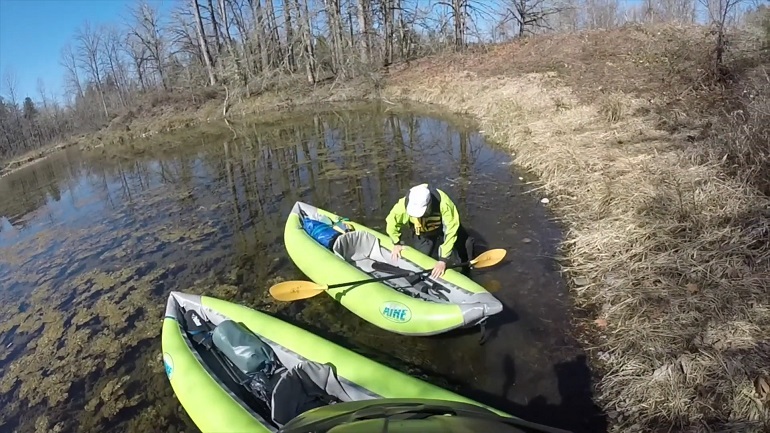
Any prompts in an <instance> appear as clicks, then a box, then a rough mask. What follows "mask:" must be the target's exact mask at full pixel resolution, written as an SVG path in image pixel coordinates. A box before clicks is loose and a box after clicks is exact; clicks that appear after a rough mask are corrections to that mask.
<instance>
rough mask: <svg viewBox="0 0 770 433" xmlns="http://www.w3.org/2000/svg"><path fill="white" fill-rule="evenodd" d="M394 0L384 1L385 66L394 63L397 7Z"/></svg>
mask: <svg viewBox="0 0 770 433" xmlns="http://www.w3.org/2000/svg"><path fill="white" fill-rule="evenodd" d="M393 1H394V0H387V1H385V2H383V7H384V8H385V10H384V11H383V16H384V17H385V61H384V62H383V63H384V65H385V66H388V65H390V64H392V63H393V35H394V34H395V23H394V21H395V8H394V7H393V6H394V5H393Z"/></svg>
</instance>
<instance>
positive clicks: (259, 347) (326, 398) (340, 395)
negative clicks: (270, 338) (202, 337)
mask: <svg viewBox="0 0 770 433" xmlns="http://www.w3.org/2000/svg"><path fill="white" fill-rule="evenodd" d="M212 340H213V342H214V345H215V346H216V347H217V349H219V350H220V351H221V352H222V353H223V354H224V355H225V356H226V357H227V359H229V360H230V361H231V362H232V363H233V364H234V365H235V366H236V367H237V368H238V369H239V370H241V372H242V373H243V375H244V376H245V378H244V380H243V382H242V385H244V386H246V387H248V388H249V389H250V391H251V393H252V394H254V395H255V396H256V397H257V398H259V399H260V400H262V401H263V402H265V403H266V404H267V406H268V407H269V409H270V412H271V413H270V416H271V418H272V419H273V422H274V423H275V424H276V425H278V426H282V425H283V424H285V423H287V422H289V421H291V420H292V419H294V417H296V416H297V415H299V414H301V413H303V412H305V411H307V410H310V409H315V408H317V407H320V406H325V405H328V404H334V403H337V402H341V401H351V400H352V398H351V397H350V395H348V393H347V392H346V391H345V388H344V387H343V386H342V383H340V381H339V379H338V378H337V375H336V374H335V373H334V370H333V369H332V368H331V367H330V366H329V365H326V364H320V363H317V362H314V361H310V360H303V361H300V362H299V363H298V364H297V365H295V366H293V367H292V368H288V369H287V368H286V367H285V366H284V365H283V364H282V363H281V361H280V359H278V356H277V355H276V353H275V351H273V348H272V347H271V346H270V345H269V344H267V343H266V342H265V341H263V340H262V339H261V338H259V337H258V336H257V335H255V334H254V333H252V332H251V331H250V330H249V329H248V328H246V327H245V326H244V325H242V324H240V323H237V322H234V321H232V320H224V321H222V322H221V323H220V324H219V325H217V327H216V328H214V332H213V333H212Z"/></svg>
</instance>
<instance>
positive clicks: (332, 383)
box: [162, 292, 525, 433]
mask: <svg viewBox="0 0 770 433" xmlns="http://www.w3.org/2000/svg"><path fill="white" fill-rule="evenodd" d="M220 331H221V332H220ZM265 348H267V349H268V351H270V352H272V353H273V354H274V356H275V357H274V358H270V357H268V356H266V355H265V354H266V353H267V352H266V351H265ZM162 351H163V363H164V366H165V370H166V375H167V376H168V379H169V381H170V383H171V386H172V388H173V390H174V393H175V395H176V397H177V398H178V399H179V401H180V403H181V404H182V406H183V407H184V409H185V411H186V412H187V413H188V414H189V416H190V418H192V420H193V422H195V424H196V426H197V427H198V428H199V429H200V430H201V431H202V432H203V433H209V432H249V433H258V432H275V431H278V430H279V429H280V427H281V426H282V425H285V424H287V423H289V422H290V421H292V420H294V419H296V418H297V417H298V416H299V415H300V414H304V413H307V416H304V417H303V418H302V420H303V421H302V422H303V423H304V422H314V421H318V420H319V419H320V420H323V419H326V418H325V417H330V418H334V416H335V414H336V415H340V414H342V413H343V412H341V411H337V412H335V411H334V410H333V408H334V407H335V404H339V405H340V406H342V405H343V404H344V403H355V402H363V401H371V400H377V399H383V398H385V399H388V398H398V399H402V400H403V399H407V400H409V399H412V400H414V401H415V404H422V403H424V402H417V400H420V399H433V400H443V401H444V402H446V403H443V405H444V406H446V405H449V406H450V407H452V404H455V403H466V404H468V405H471V406H468V407H466V406H465V405H463V406H462V407H459V406H458V407H457V410H460V409H462V410H468V409H469V408H470V409H471V410H472V411H473V410H475V409H473V408H476V409H478V411H479V413H480V414H489V415H492V414H497V415H499V416H502V417H504V418H506V419H507V420H511V422H512V420H516V422H525V421H523V420H519V419H518V418H515V417H511V416H510V415H508V414H505V413H503V412H500V411H498V410H495V409H492V408H489V407H487V406H483V405H481V404H479V403H477V402H474V401H473V400H470V399H467V398H465V397H462V396H460V395H458V394H455V393H452V392H450V391H447V390H444V389H442V388H439V387H437V386H434V385H431V384H429V383H427V382H424V381H421V380H419V379H416V378H414V377H411V376H408V375H406V374H404V373H401V372H399V371H397V370H394V369H392V368H389V367H386V366H384V365H382V364H379V363H377V362H375V361H372V360H370V359H367V358H365V357H363V356H361V355H359V354H357V353H355V352H353V351H351V350H348V349H345V348H343V347H341V346H338V345H336V344H334V343H332V342H330V341H328V340H325V339H323V338H321V337H318V336H316V335H314V334H312V333H310V332H308V331H305V330H303V329H301V328H298V327H297V326H294V325H292V324H289V323H287V322H284V321H282V320H280V319H278V318H275V317H272V316H270V315H268V314H265V313H262V312H259V311H256V310H253V309H250V308H247V307H244V306H241V305H238V304H234V303H231V302H227V301H224V300H221V299H216V298H211V297H206V296H199V295H192V294H186V293H181V292H171V294H170V295H169V297H168V302H167V304H166V312H165V318H164V320H163V330H162ZM267 359H273V360H274V362H272V361H271V362H267V361H265V360H267ZM263 361H264V362H263ZM268 365H269V366H270V371H271V372H272V373H271V374H269V375H267V376H264V377H263V376H260V374H261V373H260V372H261V371H266V369H267V367H266V366H268ZM261 377H263V378H264V379H265V380H264V381H261V382H260V380H258V379H259V378H261ZM255 390H262V391H264V390H266V393H265V395H266V396H267V398H266V399H264V398H263V399H260V398H256V396H257V395H260V394H259V393H257V394H255V393H254V392H255ZM318 402H321V403H318ZM453 402H454V403H453ZM403 403H404V401H401V402H400V403H399V404H400V405H401V404H403ZM407 403H408V402H407ZM434 403H435V402H434ZM327 406H328V407H329V409H332V410H331V412H329V411H328V410H327V411H321V412H320V414H319V415H311V413H313V412H312V411H313V410H317V409H320V408H324V407H327ZM355 407H358V408H359V409H360V408H362V407H363V406H360V405H359V406H355ZM294 424H296V422H295V423H294ZM292 431H295V430H292ZM378 431H379V430H378ZM430 431H435V430H430ZM443 431H445V430H443Z"/></svg>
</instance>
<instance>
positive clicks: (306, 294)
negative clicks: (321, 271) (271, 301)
mask: <svg viewBox="0 0 770 433" xmlns="http://www.w3.org/2000/svg"><path fill="white" fill-rule="evenodd" d="M327 288H328V287H327V286H322V285H320V284H316V283H313V282H310V281H284V282H282V283H278V284H276V285H274V286H272V287H270V295H271V296H272V297H273V298H275V299H277V300H279V301H297V300H299V299H306V298H311V297H313V296H315V295H317V294H319V293H322V292H323V291H324V290H326V289H327Z"/></svg>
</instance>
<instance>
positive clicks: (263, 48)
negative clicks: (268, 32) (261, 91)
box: [249, 0, 270, 71]
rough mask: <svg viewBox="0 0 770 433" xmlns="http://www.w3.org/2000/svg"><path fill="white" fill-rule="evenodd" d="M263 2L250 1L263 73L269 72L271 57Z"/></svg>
mask: <svg viewBox="0 0 770 433" xmlns="http://www.w3.org/2000/svg"><path fill="white" fill-rule="evenodd" d="M260 2H261V0H249V4H250V5H251V13H252V14H253V15H254V25H255V28H256V33H257V34H256V36H257V50H258V51H259V59H260V64H261V66H262V71H267V70H268V69H269V68H270V57H269V53H268V49H269V44H268V43H267V38H266V37H265V23H264V17H263V15H262V4H261V3H260Z"/></svg>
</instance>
